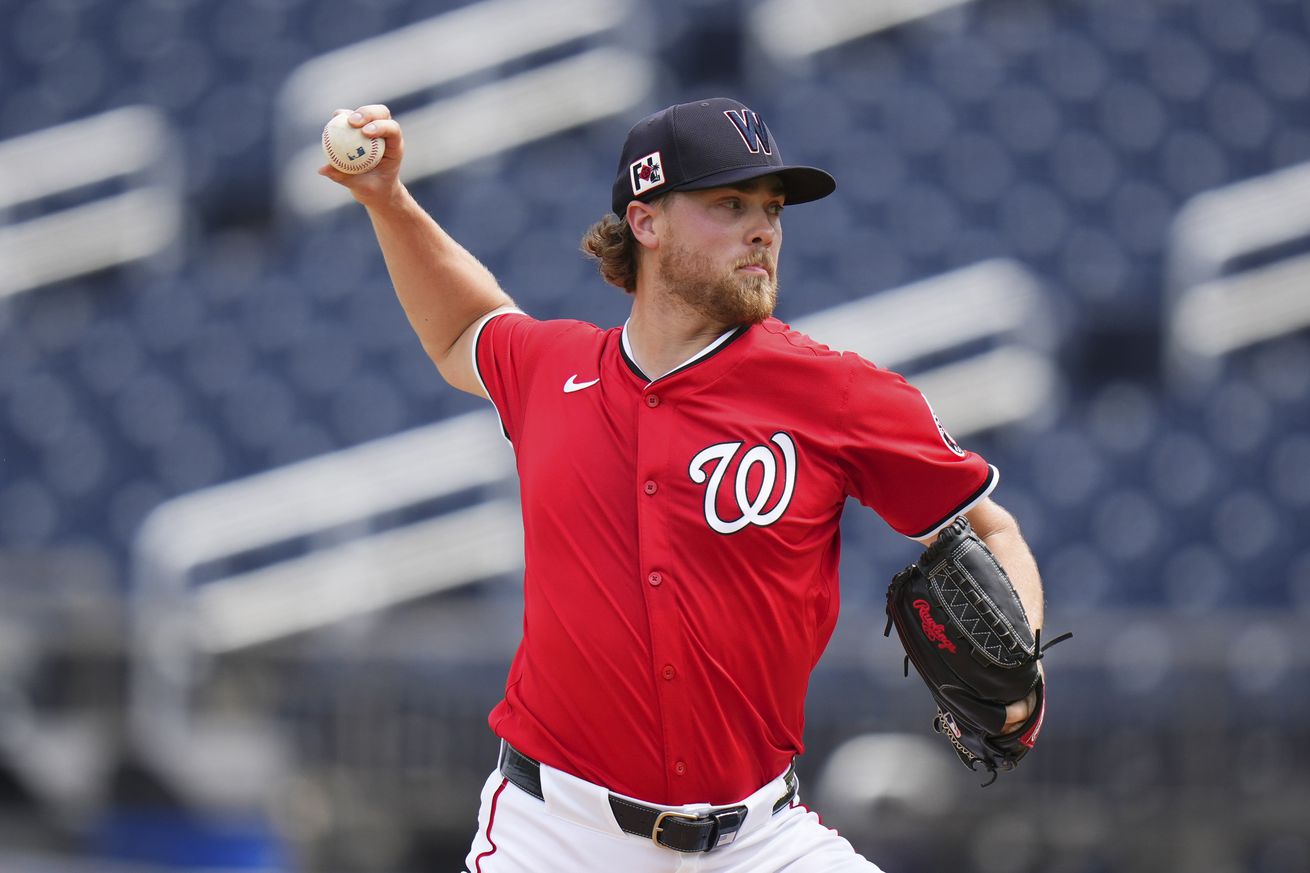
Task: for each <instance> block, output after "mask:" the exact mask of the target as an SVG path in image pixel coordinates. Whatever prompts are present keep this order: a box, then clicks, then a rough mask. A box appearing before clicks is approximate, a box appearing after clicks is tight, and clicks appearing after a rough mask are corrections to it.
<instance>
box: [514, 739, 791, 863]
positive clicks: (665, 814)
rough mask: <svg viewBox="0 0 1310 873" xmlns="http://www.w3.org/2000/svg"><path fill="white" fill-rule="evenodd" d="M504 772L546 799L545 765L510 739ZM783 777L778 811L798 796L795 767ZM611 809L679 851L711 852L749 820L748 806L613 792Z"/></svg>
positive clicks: (625, 824) (626, 826)
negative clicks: (692, 808) (655, 801)
mask: <svg viewBox="0 0 1310 873" xmlns="http://www.w3.org/2000/svg"><path fill="white" fill-rule="evenodd" d="M500 773H501V775H502V776H504V777H505V778H506V779H508V780H509V781H510V783H511V784H513V785H515V786H517V787H518V788H520V789H522V790H523V791H526V792H527V793H528V794H531V795H532V796H533V797H535V798H537V799H538V800H545V795H544V794H543V793H542V790H541V765H540V764H539V763H537V762H536V761H534V760H532V759H531V758H529V757H528V756H527V755H525V754H523V753H522V752H520V751H518V750H517V749H515V748H514V747H513V746H511V745H510V744H509V743H506V742H502V743H501V744H500ZM783 778H784V779H785V780H786V783H787V790H786V791H784V792H783V794H782V797H779V798H778V799H777V800H776V801H775V802H774V804H773V811H774V812H777V811H778V810H780V809H783V808H784V807H786V806H787V804H789V803H791V801H792V798H793V797H795V796H796V789H797V787H798V784H797V783H798V780H797V778H796V769H795V767H791V768H788V770H787V774H786V776H784V777H783ZM610 809H611V810H613V811H614V820H615V821H616V822H618V824H619V827H620V828H621V829H622V830H623V831H624V832H625V833H629V834H632V835H633V836H638V837H647V838H648V839H650V840H651V841H653V842H654V843H655V845H657V846H663V847H664V848H666V849H672V850H673V851H675V852H710V851H713V850H714V849H717V848H718V847H720V846H726V845H728V844H729V843H731V842H732V841H733V840H735V839H736V838H737V831H739V830H741V826H742V823H743V822H745V821H746V807H745V806H725V807H720V808H718V809H709V810H706V811H705V812H702V813H698V814H696V815H692V814H690V813H685V812H671V811H669V810H664V809H656V808H655V807H653V806H646V805H645V804H642V803H635V802H633V801H631V800H626V799H624V798H622V797H616V796H614V795H613V794H611V795H610Z"/></svg>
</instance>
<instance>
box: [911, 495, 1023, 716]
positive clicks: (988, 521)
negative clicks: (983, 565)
mask: <svg viewBox="0 0 1310 873" xmlns="http://www.w3.org/2000/svg"><path fill="white" fill-rule="evenodd" d="M965 517H966V518H967V519H969V524H970V526H972V527H973V530H974V533H976V534H977V535H978V538H979V539H980V540H982V541H983V543H984V544H985V545H986V546H987V548H989V549H991V551H992V554H993V555H995V556H996V560H997V562H998V563H999V564H1000V565H1001V567H1002V568H1003V569H1004V570H1005V573H1006V575H1007V576H1009V577H1010V582H1011V583H1012V584H1013V585H1014V590H1015V592H1016V593H1018V595H1019V600H1020V601H1021V602H1022V603H1023V608H1024V612H1026V613H1027V614H1028V623H1029V624H1030V625H1032V628H1033V630H1034V631H1036V630H1039V629H1040V628H1041V627H1042V620H1043V617H1044V609H1043V606H1044V604H1043V600H1042V580H1041V576H1040V575H1039V574H1038V572H1037V562H1036V560H1034V559H1033V553H1032V552H1031V551H1030V550H1029V548H1028V543H1026V542H1025V541H1024V538H1023V535H1022V534H1021V533H1019V523H1018V522H1017V521H1015V519H1014V516H1013V515H1011V514H1010V513H1009V512H1007V511H1006V510H1004V509H1003V508H1001V506H1000V505H999V504H998V503H996V502H995V501H994V500H992V499H991V498H990V497H988V498H985V499H984V500H983V501H982V502H981V503H979V504H978V505H977V506H975V507H974V508H973V509H971V510H969V511H968V512H967V513H965ZM934 539H935V538H934ZM924 545H930V542H925V543H924ZM1037 667H1038V669H1039V670H1040V669H1041V662H1040V661H1038V662H1037ZM1036 704H1037V692H1036V691H1033V693H1032V694H1030V695H1028V697H1027V698H1026V699H1024V700H1018V701H1015V702H1014V703H1011V704H1010V705H1009V706H1008V707H1007V708H1006V721H1005V728H1004V729H1003V730H1002V731H1001V732H1002V733H1009V732H1010V731H1012V730H1014V729H1015V728H1017V727H1019V726H1020V725H1022V724H1023V723H1024V722H1025V721H1027V720H1028V716H1029V715H1030V714H1031V713H1032V709H1033V707H1034V706H1036Z"/></svg>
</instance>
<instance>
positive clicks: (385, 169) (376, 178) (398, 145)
mask: <svg viewBox="0 0 1310 873" xmlns="http://www.w3.org/2000/svg"><path fill="white" fill-rule="evenodd" d="M343 119H344V127H342V126H341V125H342V121H343ZM373 140H378V141H380V142H381V143H382V146H383V148H381V149H380V151H381V156H380V159H378V160H377V162H376V165H373V166H369V168H368V169H366V170H364V171H362V172H361V171H358V170H356V171H355V172H344V171H343V170H342V169H339V168H338V166H345V163H344V161H342V160H340V159H339V154H340V153H341V152H345V151H347V150H346V149H341V148H339V147H338V148H336V149H332V148H331V145H330V143H331V144H336V143H340V142H343V141H344V142H348V143H351V144H352V145H354V144H358V148H351V149H349V152H350V154H352V155H353V154H355V153H360V154H359V156H360V157H361V158H362V159H364V160H368V152H370V151H373V149H372V148H371V145H370V142H371V141H373ZM324 150H325V151H328V152H329V157H330V160H329V162H328V163H326V164H324V165H323V166H322V167H320V168H319V170H318V172H319V175H321V176H325V177H327V178H328V179H331V180H332V181H333V182H336V183H337V184H339V185H342V186H343V187H345V188H348V189H349V190H350V192H351V193H352V194H353V195H354V196H355V199H356V200H359V201H360V202H362V203H367V202H368V201H369V200H372V199H375V198H379V197H382V196H385V195H387V194H389V193H390V192H391V190H392V189H393V187H394V186H395V185H396V184H397V183H398V176H399V171H400V162H401V160H402V158H403V157H404V152H405V145H404V137H403V135H402V133H401V129H400V124H399V123H398V122H397V121H396V120H395V119H393V118H392V117H391V110H390V109H388V108H387V107H386V106H384V105H382V104H380V103H374V104H369V105H367V106H361V107H359V108H358V109H354V110H350V109H337V110H335V111H334V112H333V113H332V118H331V119H330V120H329V122H328V125H327V127H325V128H324ZM347 159H348V158H347ZM334 163H337V164H338V166H333V164H334ZM365 166H367V164H366V165H365Z"/></svg>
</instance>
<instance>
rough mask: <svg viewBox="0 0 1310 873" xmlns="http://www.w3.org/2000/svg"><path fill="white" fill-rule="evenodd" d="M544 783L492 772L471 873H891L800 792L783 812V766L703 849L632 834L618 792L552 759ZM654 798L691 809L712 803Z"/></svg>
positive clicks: (700, 809) (485, 791)
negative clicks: (729, 838) (522, 783)
mask: <svg viewBox="0 0 1310 873" xmlns="http://www.w3.org/2000/svg"><path fill="white" fill-rule="evenodd" d="M541 787H542V794H544V795H545V798H546V799H545V800H544V801H542V800H538V799H537V798H535V797H533V796H532V795H530V794H528V793H527V792H525V791H522V790H521V789H519V788H518V787H516V786H515V785H513V784H511V783H509V782H508V781H507V780H506V779H505V778H504V777H503V776H502V775H501V774H500V772H499V771H498V770H497V771H494V772H492V774H491V776H490V777H488V779H487V782H486V785H484V786H483V788H482V807H481V809H480V810H479V812H478V834H477V836H476V837H475V838H474V840H473V846H472V848H470V849H469V854H468V858H467V859H465V861H464V864H465V868H466V873H590V871H597V873H620V871H621V873H783V871H785V873H881V871H880V870H879V868H878V867H877V866H875V865H874V864H873V863H872V862H870V861H867V860H865V859H864V858H863V857H861V856H860V855H858V854H856V852H855V850H854V849H853V848H852V847H851V844H850V843H849V842H847V841H846V839H845V838H843V837H842V836H840V835H839V834H838V833H837V832H836V831H834V830H832V829H831V828H827V827H824V826H823V825H822V824H820V822H819V817H818V816H817V815H815V814H814V813H813V812H811V811H810V810H808V809H806V808H805V807H804V806H801V805H800V804H799V802H798V800H793V801H792V803H791V805H790V806H788V807H784V808H783V809H781V810H779V811H778V812H777V813H774V812H773V804H774V802H775V801H776V800H777V799H778V798H779V797H781V796H783V793H784V792H785V791H786V785H785V783H784V782H783V777H782V776H781V775H780V776H779V777H778V778H777V779H775V780H773V781H772V782H770V783H769V784H768V785H765V786H764V787H763V788H761V789H760V790H759V791H756V792H755V793H754V794H752V795H751V796H750V797H747V798H746V799H745V800H743V801H740V802H741V803H743V804H745V805H746V807H747V810H748V812H747V813H746V820H745V821H744V822H743V823H742V826H741V829H740V830H739V831H738V832H737V837H736V839H735V840H734V841H733V842H732V843H729V844H728V845H726V846H720V847H719V848H716V849H714V850H713V851H711V852H705V853H698V854H684V853H681V852H675V851H673V850H671V849H667V848H665V847H663V846H657V845H655V844H654V843H653V842H652V841H651V840H650V839H648V838H645V837H637V836H633V835H631V834H627V833H624V832H623V831H622V830H620V829H619V826H618V823H617V822H615V820H614V814H613V813H612V812H611V810H610V805H609V795H610V792H609V791H608V790H606V789H605V788H603V787H601V786H599V785H595V784H592V783H591V782H586V781H584V780H582V779H579V778H577V777H576V776H572V775H570V774H568V773H564V772H562V771H560V770H556V769H554V768H553V767H548V766H546V765H544V764H543V765H542V766H541ZM628 799H634V798H628ZM642 802H644V801H642ZM647 805H648V806H654V807H656V808H658V809H662V810H664V809H667V810H675V811H678V812H687V813H699V812H703V811H704V810H705V809H707V808H708V807H709V805H708V804H688V805H686V806H660V805H659V804H647ZM725 805H733V804H725Z"/></svg>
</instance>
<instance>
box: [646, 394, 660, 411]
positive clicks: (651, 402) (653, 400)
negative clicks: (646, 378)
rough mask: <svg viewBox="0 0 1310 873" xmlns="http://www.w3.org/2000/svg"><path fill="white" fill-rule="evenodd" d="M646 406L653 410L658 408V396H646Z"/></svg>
mask: <svg viewBox="0 0 1310 873" xmlns="http://www.w3.org/2000/svg"><path fill="white" fill-rule="evenodd" d="M646 405H647V406H649V407H650V408H651V409H654V408H655V407H656V406H659V405H660V396H659V395H658V394H647V395H646Z"/></svg>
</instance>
